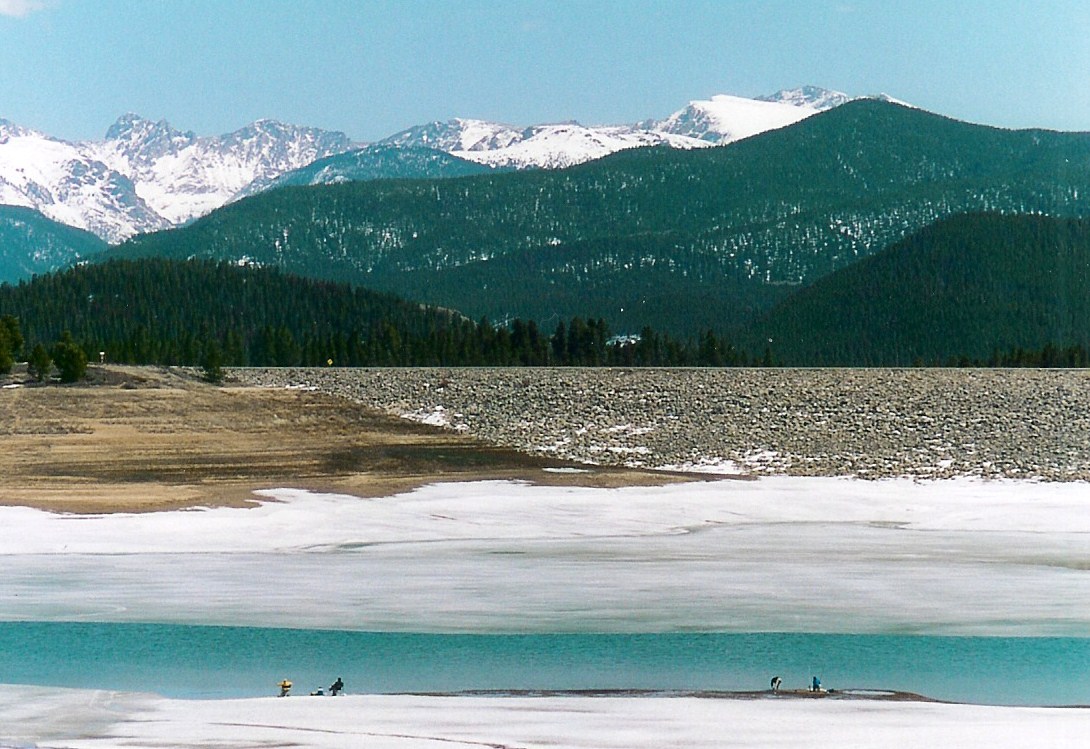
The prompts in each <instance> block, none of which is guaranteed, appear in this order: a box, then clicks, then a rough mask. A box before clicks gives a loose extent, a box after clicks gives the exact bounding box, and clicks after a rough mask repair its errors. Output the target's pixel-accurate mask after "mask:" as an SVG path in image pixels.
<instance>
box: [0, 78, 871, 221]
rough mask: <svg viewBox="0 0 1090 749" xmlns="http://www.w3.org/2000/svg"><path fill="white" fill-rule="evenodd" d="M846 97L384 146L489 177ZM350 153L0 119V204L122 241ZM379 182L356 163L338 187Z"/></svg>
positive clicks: (773, 120)
mask: <svg viewBox="0 0 1090 749" xmlns="http://www.w3.org/2000/svg"><path fill="white" fill-rule="evenodd" d="M851 98H852V97H849V96H848V95H846V94H842V93H839V92H836V91H829V90H827V89H822V88H818V87H815V86H803V87H801V88H797V89H787V90H783V91H779V92H777V93H775V94H772V95H771V96H768V97H764V98H763V99H746V98H742V97H738V96H727V95H719V96H713V97H712V98H711V99H708V100H703V101H694V102H690V104H689V105H688V106H687V107H685V108H684V109H682V110H679V111H678V112H675V113H674V114H672V115H670V116H669V117H667V118H666V119H664V120H647V121H644V122H641V123H637V124H634V125H611V126H595V127H587V126H584V125H580V124H578V123H575V122H569V123H560V124H545V125H534V126H531V127H512V126H510V125H504V124H500V123H495V122H487V121H484V120H474V119H454V120H449V121H447V122H431V123H428V124H426V125H420V126H417V127H413V128H409V129H408V130H404V131H402V132H400V133H397V134H395V135H392V136H390V137H389V138H386V139H384V140H382V141H379V144H378V145H382V146H392V147H397V148H406V149H408V148H425V149H435V150H439V151H445V152H446V153H448V154H451V155H453V156H456V157H459V158H462V159H466V160H469V161H473V162H476V163H478V164H483V165H487V166H491V167H505V168H516V169H525V168H534V167H539V168H550V169H551V168H560V167H566V166H571V165H574V164H579V163H582V162H585V161H590V160H592V159H597V158H601V157H603V156H607V155H609V154H611V153H614V152H616V151H620V150H623V149H627V148H641V147H645V146H662V145H665V146H670V147H674V148H698V147H705V146H709V145H721V144H724V143H730V142H732V141H735V140H738V139H741V138H746V137H749V136H752V135H756V134H758V133H761V132H764V131H766V130H771V129H775V128H780V127H785V126H787V125H791V124H793V123H795V122H798V121H799V120H802V119H804V118H806V117H809V116H811V115H813V114H816V113H817V112H819V111H822V110H824V109H829V108H831V107H834V106H838V105H839V104H842V103H844V102H845V101H848V100H850V99H851ZM879 98H886V99H889V97H884V96H883V97H879ZM890 100H891V99H890ZM352 148H353V144H352V143H351V142H350V140H349V139H348V137H347V136H346V135H345V134H344V133H340V132H330V131H324V130H318V129H315V128H306V127H296V126H293V125H285V124H282V123H279V122H275V121H272V120H259V121H257V122H255V123H253V124H251V125H248V126H247V127H244V128H241V129H239V130H236V131H235V132H233V133H228V134H227V135H221V136H214V137H199V136H197V135H195V134H194V133H192V132H186V131H181V130H177V129H175V128H173V127H171V126H170V124H168V123H167V122H166V121H163V120H160V121H158V122H153V121H152V120H148V119H145V118H143V117H140V116H138V115H135V114H126V115H124V116H122V117H121V118H119V119H118V120H117V122H116V123H114V124H113V126H111V127H110V129H109V130H108V131H107V133H106V137H105V138H104V139H103V140H101V141H90V142H82V143H70V142H66V141H63V140H59V139H56V138H52V137H50V136H47V135H44V134H42V133H38V132H35V131H32V130H28V129H26V128H21V127H19V126H17V125H14V124H12V123H10V122H7V121H5V120H0V204H10V205H17V206H26V207H30V208H35V209H37V210H39V211H41V212H42V213H43V214H44V215H46V216H48V217H49V218H51V219H53V220H55V221H60V222H62V223H65V224H69V225H71V226H75V227H79V228H83V229H87V230H89V231H92V232H94V233H95V234H97V235H98V236H100V237H103V238H105V239H107V240H108V241H111V242H118V241H120V240H123V239H125V238H127V237H130V236H132V235H133V234H136V233H139V232H146V231H153V230H158V229H164V228H168V227H170V226H174V225H177V224H180V223H184V222H186V221H189V220H191V219H193V218H196V217H198V216H202V215H204V214H206V213H208V212H210V211H212V210H214V209H215V208H218V207H220V206H222V205H224V204H225V203H228V202H230V201H231V200H236V199H239V198H241V197H244V196H246V195H250V194H253V193H255V192H260V191H261V190H262V189H265V188H267V187H268V186H270V185H272V184H273V183H274V181H275V180H276V178H277V177H279V176H280V175H282V174H285V173H287V172H290V171H293V170H296V169H299V168H301V167H305V166H307V165H309V164H311V163H313V162H314V161H316V160H318V159H321V158H324V157H327V156H334V155H338V154H343V153H345V152H347V151H349V150H351V149H352ZM403 161H404V159H403ZM372 172H375V170H374V169H372V168H370V167H369V168H368V169H362V168H361V165H360V164H355V165H350V168H349V169H348V171H345V172H344V173H343V174H340V175H339V176H338V179H348V178H356V177H360V176H361V175H363V176H366V174H370V173H372ZM350 173H351V174H352V175H353V177H349V176H347V175H348V174H350Z"/></svg>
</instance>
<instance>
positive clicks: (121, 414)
mask: <svg viewBox="0 0 1090 749" xmlns="http://www.w3.org/2000/svg"><path fill="white" fill-rule="evenodd" d="M0 385H5V387H4V388H3V389H0V440H2V443H3V446H4V449H3V450H2V451H0V504H6V505H26V506H32V507H38V508H42V509H48V510H55V511H63V512H87V513H98V512H116V511H126V512H134V511H150V510H163V509H173V508H178V507H188V506H209V505H223V504H233V505H240V504H244V503H246V502H248V501H252V500H253V499H254V497H253V494H252V492H253V491H254V490H257V489H268V488H273V487H278V486H291V487H295V488H306V489H313V490H320V491H341V492H346V493H350V494H356V495H360V496H381V495H387V494H390V493H393V492H397V491H404V490H407V489H411V488H413V487H416V486H419V485H422V484H425V483H429V482H433V481H438V480H443V481H464V480H478V479H500V478H503V479H524V480H529V481H534V482H539V483H576V484H579V485H586V486H620V485H627V484H633V483H663V482H667V481H672V480H678V479H677V477H671V476H662V475H658V474H651V473H648V472H641V471H630V470H623V469H620V470H619V469H615V468H602V469H594V470H593V471H590V472H587V473H550V472H547V471H545V470H544V469H546V468H562V467H570V466H571V465H572V464H571V463H569V462H565V461H562V460H555V459H549V458H542V457H538V456H531V455H526V454H523V453H519V452H516V451H514V450H511V449H506V448H500V447H495V446H492V445H488V444H486V443H483V442H481V441H479V440H477V439H474V438H472V437H468V436H465V435H460V434H456V433H453V432H450V431H445V430H438V429H433V428H430V427H426V426H420V425H417V424H413V423H410V422H408V421H406V420H404V419H398V418H394V417H391V416H389V415H386V414H383V413H381V412H379V411H377V410H374V409H371V408H368V407H366V406H363V405H360V404H357V403H352V402H350V401H347V400H345V399H343V398H339V397H336V396H332V395H328V394H324V393H320V392H315V391H311V390H303V389H268V388H253V387H240V386H236V387H222V388H221V387H214V386H211V385H208V384H206V383H203V382H200V381H199V380H197V379H195V378H194V377H192V376H190V375H188V374H187V373H185V372H182V371H176V370H167V369H159V368H143V367H115V366H109V367H93V368H92V370H91V376H90V379H89V381H88V382H87V383H83V384H79V385H74V386H59V385H50V386H45V387H39V386H34V385H32V384H31V383H29V382H27V380H26V378H25V376H23V375H22V374H21V373H20V372H19V371H17V372H16V374H15V375H14V376H13V377H9V378H6V379H2V380H0Z"/></svg>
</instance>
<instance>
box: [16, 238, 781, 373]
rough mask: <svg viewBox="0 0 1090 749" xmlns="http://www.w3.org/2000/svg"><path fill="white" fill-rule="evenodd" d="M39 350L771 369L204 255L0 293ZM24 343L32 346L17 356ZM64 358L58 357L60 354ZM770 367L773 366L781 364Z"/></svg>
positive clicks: (697, 345) (357, 362) (182, 361)
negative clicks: (503, 319) (470, 314)
mask: <svg viewBox="0 0 1090 749" xmlns="http://www.w3.org/2000/svg"><path fill="white" fill-rule="evenodd" d="M0 314H4V315H8V316H10V317H11V319H12V320H16V318H17V320H18V324H19V325H20V326H21V331H22V332H21V338H25V339H26V341H27V345H26V349H27V350H26V353H27V354H28V355H29V353H30V351H32V350H33V349H34V347H35V346H36V345H39V344H41V345H44V346H47V347H48V346H51V345H54V346H55V342H66V343H70V344H75V345H77V346H78V347H79V348H80V349H81V351H82V352H83V354H84V355H85V356H86V357H87V358H88V359H90V360H92V361H97V360H98V359H99V358H100V357H101V358H104V359H105V360H107V361H110V362H117V363H126V364H159V365H190V366H201V365H204V364H206V363H211V364H213V365H216V366H346V367H360V366H725V365H726V366H729V365H745V364H752V363H760V362H761V359H760V358H754V357H750V356H748V355H747V354H746V353H744V352H741V351H739V350H737V349H736V348H735V347H734V346H732V345H731V344H730V343H729V342H727V341H725V340H723V339H720V338H718V337H717V336H716V335H715V334H714V333H711V332H708V333H705V334H704V335H702V336H701V337H700V338H699V339H698V340H696V341H685V340H680V339H676V338H673V337H671V336H669V335H666V334H663V333H659V332H656V331H655V330H653V329H651V328H649V327H646V328H644V329H643V330H642V331H641V332H640V333H639V334H638V335H627V336H614V335H613V333H612V332H611V331H610V329H609V327H608V325H607V323H606V322H605V320H603V319H601V318H597V319H592V318H582V317H578V316H576V317H573V318H571V319H570V320H567V321H561V322H559V323H558V324H557V325H556V327H555V328H552V329H551V330H550V331H545V330H542V329H541V328H540V327H539V326H538V324H537V323H536V322H534V321H524V320H521V319H515V320H512V321H508V322H507V323H505V324H493V323H492V322H490V321H489V320H487V319H481V320H478V321H473V320H470V319H468V318H466V317H464V316H462V315H460V314H458V313H457V312H453V311H451V310H444V309H438V308H434V307H426V306H423V305H419V304H413V303H410V302H406V301H403V300H401V299H398V298H397V297H394V296H392V295H389V294H382V293H377V292H372V291H369V290H366V289H360V288H356V287H352V286H349V285H348V284H338V283H333V282H328V281H318V280H313V279H303V278H298V277H295V276H291V275H288V274H285V273H282V272H281V271H279V270H278V269H275V268H260V267H253V266H238V265H235V264H228V263H219V262H213V261H204V260H189V261H174V260H166V259H145V260H134V261H129V260H112V261H109V262H106V263H102V264H97V265H85V266H79V267H75V268H71V269H68V270H65V271H61V272H58V273H53V274H46V275H43V276H37V277H35V278H34V279H32V280H30V281H24V282H21V283H19V284H18V285H17V286H11V285H2V286H0ZM20 348H23V344H22V342H20V344H19V345H18V346H12V347H11V350H12V351H13V352H14V351H17V350H19V349H20ZM50 350H52V349H50ZM768 363H770V362H768Z"/></svg>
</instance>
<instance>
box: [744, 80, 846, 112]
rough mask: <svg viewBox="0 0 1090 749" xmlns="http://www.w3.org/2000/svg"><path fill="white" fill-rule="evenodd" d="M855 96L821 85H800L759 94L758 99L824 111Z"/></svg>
mask: <svg viewBox="0 0 1090 749" xmlns="http://www.w3.org/2000/svg"><path fill="white" fill-rule="evenodd" d="M854 98H855V97H853V96H849V95H848V94H845V93H841V92H840V91H831V90H829V89H827V88H821V87H820V86H799V87H798V88H784V89H780V90H779V91H777V92H776V93H774V94H770V95H768V96H758V97H757V100H758V101H770V102H778V103H780V104H790V105H792V106H795V107H810V108H811V109H816V110H818V111H820V112H823V111H825V110H826V109H832V108H833V107H839V106H840V105H841V104H846V103H847V102H849V101H851V100H852V99H854Z"/></svg>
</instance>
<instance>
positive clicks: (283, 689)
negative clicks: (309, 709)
mask: <svg viewBox="0 0 1090 749" xmlns="http://www.w3.org/2000/svg"><path fill="white" fill-rule="evenodd" d="M290 691H291V682H290V681H288V680H287V679H284V680H283V681H282V682H280V696H281V697H287V696H288V692H290Z"/></svg>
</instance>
